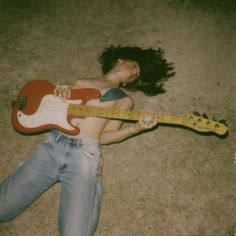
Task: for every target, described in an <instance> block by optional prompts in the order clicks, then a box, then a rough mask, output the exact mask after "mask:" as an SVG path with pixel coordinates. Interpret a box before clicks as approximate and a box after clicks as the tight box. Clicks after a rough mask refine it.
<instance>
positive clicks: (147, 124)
mask: <svg viewBox="0 0 236 236" xmlns="http://www.w3.org/2000/svg"><path fill="white" fill-rule="evenodd" d="M157 124H158V119H157V115H155V114H152V113H146V114H145V115H144V116H143V117H141V118H140V119H139V125H140V126H141V127H142V128H143V129H151V128H153V127H154V126H156V125H157Z"/></svg>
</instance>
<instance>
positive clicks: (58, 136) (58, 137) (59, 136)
mask: <svg viewBox="0 0 236 236" xmlns="http://www.w3.org/2000/svg"><path fill="white" fill-rule="evenodd" d="M61 136H62V134H58V135H57V137H56V138H55V140H56V142H57V141H58V140H59V139H60V138H61Z"/></svg>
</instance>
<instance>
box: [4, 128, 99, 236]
mask: <svg viewBox="0 0 236 236" xmlns="http://www.w3.org/2000/svg"><path fill="white" fill-rule="evenodd" d="M99 164H100V144H99V141H98V140H92V139H70V138H68V137H67V136H64V135H63V134H62V133H60V132H57V131H52V132H50V133H49V136H48V138H47V139H46V141H44V142H43V143H41V144H40V145H39V147H38V149H37V150H36V152H35V153H34V154H33V155H31V156H30V158H29V159H27V160H26V161H25V162H24V163H23V164H22V165H21V166H19V167H18V168H17V169H16V170H15V172H14V173H13V174H12V175H10V176H9V177H8V178H7V179H6V180H5V181H3V183H2V184H1V185H0V222H5V221H8V220H11V219H13V218H15V217H16V216H17V215H18V214H19V213H21V212H22V211H23V210H24V209H25V208H26V207H27V206H28V205H29V204H30V203H32V202H33V201H34V200H35V199H36V198H37V197H38V196H39V195H41V194H42V193H43V192H44V191H45V190H47V189H48V188H49V187H51V186H52V185H54V184H55V183H56V182H60V183H61V200H60V213H59V232H60V236H90V235H94V234H95V231H96V227H97V223H98V218H99V210H100V203H101V198H102V186H101V184H100V182H99V167H100V165H99Z"/></svg>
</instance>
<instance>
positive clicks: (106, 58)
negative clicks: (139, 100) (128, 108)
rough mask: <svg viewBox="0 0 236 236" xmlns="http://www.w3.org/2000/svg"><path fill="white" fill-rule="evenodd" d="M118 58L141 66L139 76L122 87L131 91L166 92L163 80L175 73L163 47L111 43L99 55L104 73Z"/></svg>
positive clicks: (148, 94)
mask: <svg viewBox="0 0 236 236" xmlns="http://www.w3.org/2000/svg"><path fill="white" fill-rule="evenodd" d="M118 59H126V60H133V61H136V62H137V63H138V65H139V68H140V75H139V77H138V78H137V79H136V80H134V81H133V82H131V83H127V84H126V85H124V86H123V85H122V86H121V87H123V88H126V89H128V90H131V91H136V90H139V91H142V92H144V94H145V95H147V96H154V95H157V94H159V93H164V92H165V89H164V88H163V82H164V81H166V80H167V79H168V78H169V77H171V76H173V75H174V73H175V72H174V68H173V66H172V63H168V62H167V61H166V59H165V58H164V51H163V50H162V49H161V48H158V50H155V49H153V48H148V49H141V48H139V47H122V46H117V47H115V46H114V45H111V46H110V47H107V48H105V50H104V51H103V52H102V53H101V55H100V57H99V62H100V64H101V68H102V72H103V74H106V73H108V72H109V71H110V70H111V69H112V68H113V67H114V66H115V64H116V62H117V60H118Z"/></svg>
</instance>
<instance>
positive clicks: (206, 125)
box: [11, 80, 228, 135]
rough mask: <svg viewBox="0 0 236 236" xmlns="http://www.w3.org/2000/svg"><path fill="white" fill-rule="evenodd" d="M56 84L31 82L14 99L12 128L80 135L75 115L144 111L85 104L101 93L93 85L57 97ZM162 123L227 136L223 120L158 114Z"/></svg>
mask: <svg viewBox="0 0 236 236" xmlns="http://www.w3.org/2000/svg"><path fill="white" fill-rule="evenodd" d="M55 88H56V86H55V85H53V84H52V83H50V82H48V81H45V80H33V81H30V82H28V83H27V84H26V85H25V86H24V87H23V88H22V89H21V90H20V92H19V93H18V95H17V97H16V100H15V101H13V102H12V116H11V119H12V124H13V127H14V128H15V129H16V130H17V131H18V132H20V133H23V134H34V133H42V132H46V131H48V130H51V129H56V130H59V131H61V132H63V133H65V134H68V135H77V134H79V133H80V129H79V127H77V126H74V125H73V124H72V122H71V121H72V119H73V118H76V117H78V118H85V117H103V118H109V119H119V120H130V121H138V120H139V119H140V118H141V117H143V116H144V114H145V113H144V112H137V111H130V110H122V109H114V108H103V107H95V106H89V105H86V103H87V102H88V101H89V100H91V99H98V98H100V96H101V94H100V92H99V91H98V90H96V89H93V88H81V89H72V90H71V95H70V99H65V100H63V99H61V98H59V97H57V96H54V90H55ZM156 115H157V117H158V123H159V124H169V125H178V126H183V127H187V128H190V129H192V130H195V131H198V132H203V133H208V132H212V133H215V134H217V135H224V134H226V133H227V131H228V127H227V126H226V125H225V124H223V123H220V122H217V121H213V120H209V119H207V118H204V117H200V116H196V115H194V114H190V115H185V116H173V115H164V114H156Z"/></svg>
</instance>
